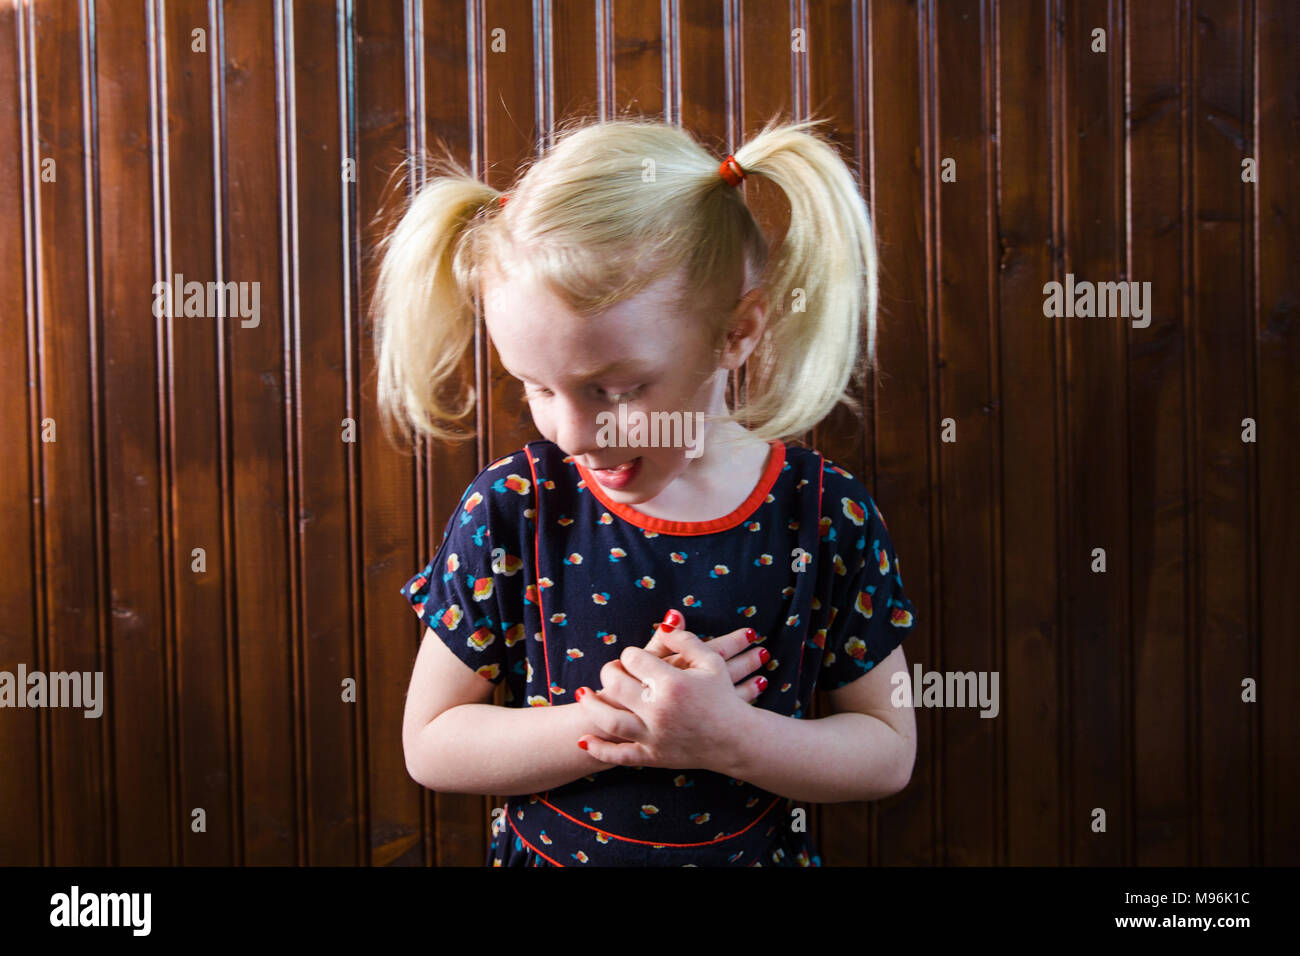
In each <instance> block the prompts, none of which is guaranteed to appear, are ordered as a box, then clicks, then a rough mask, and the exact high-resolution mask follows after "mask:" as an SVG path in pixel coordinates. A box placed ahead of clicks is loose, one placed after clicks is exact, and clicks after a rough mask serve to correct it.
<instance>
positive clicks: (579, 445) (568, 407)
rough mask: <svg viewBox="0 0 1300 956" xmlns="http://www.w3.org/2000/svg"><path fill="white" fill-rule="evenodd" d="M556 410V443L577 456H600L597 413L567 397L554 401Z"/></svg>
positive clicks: (553, 404) (557, 397) (557, 398)
mask: <svg viewBox="0 0 1300 956" xmlns="http://www.w3.org/2000/svg"><path fill="white" fill-rule="evenodd" d="M552 406H553V407H554V411H555V443H556V444H557V445H559V446H560V447H561V448H563V449H564V450H565V451H566V452H568V453H569V454H570V455H572V456H573V457H575V458H589V457H599V454H600V446H599V445H598V444H597V443H596V436H597V434H598V433H599V426H598V425H597V423H596V416H595V413H594V412H593V411H592V410H591V409H590V408H588V407H586V406H584V405H580V404H578V403H576V402H572V401H569V400H567V399H563V398H560V397H559V396H556V398H555V399H554V400H553V402H552Z"/></svg>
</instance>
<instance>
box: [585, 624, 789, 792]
mask: <svg viewBox="0 0 1300 956" xmlns="http://www.w3.org/2000/svg"><path fill="white" fill-rule="evenodd" d="M684 624H685V621H684V619H683V618H682V616H681V614H680V613H678V612H676V611H670V612H669V613H668V616H667V617H665V618H664V622H663V623H662V624H660V625H659V630H658V631H656V633H655V635H654V637H652V638H651V639H650V642H649V643H648V644H646V646H645V647H644V648H641V647H628V648H625V649H624V651H623V653H622V654H621V655H619V657H618V658H617V659H616V660H612V661H610V662H609V663H607V664H606V665H605V666H604V667H603V668H601V672H600V679H601V684H602V686H601V688H600V690H598V691H597V690H593V689H591V688H589V687H581V688H579V689H578V692H577V695H576V696H577V702H578V705H579V706H581V707H582V708H583V713H584V715H585V716H586V717H587V719H588V720H589V721H590V722H591V723H592V724H594V725H595V726H596V727H598V728H600V730H601V732H602V733H601V734H600V735H596V734H583V735H582V736H581V737H580V738H579V740H578V746H580V747H584V749H586V750H587V752H588V753H590V754H591V755H592V756H593V757H595V758H596V759H597V760H600V761H603V762H605V763H608V764H614V765H623V766H643V767H671V768H682V769H686V768H700V769H708V770H718V769H720V768H723V767H725V766H726V765H727V763H728V762H729V761H730V760H731V758H732V755H734V754H735V753H736V751H737V748H738V744H739V735H740V734H741V733H742V732H743V728H744V726H745V722H746V721H745V718H746V717H747V716H748V715H749V707H750V705H751V704H752V703H753V701H754V700H755V699H756V698H757V697H758V695H759V694H760V693H762V691H763V689H764V688H765V687H766V686H767V679H766V678H765V677H762V676H755V677H753V678H750V679H748V680H742V678H744V677H745V675H747V674H751V673H753V672H754V671H755V670H757V669H758V668H759V667H760V666H761V665H762V664H763V663H765V662H766V661H767V660H769V659H770V655H769V654H768V652H767V651H766V649H764V648H759V647H752V646H751V645H752V642H753V641H755V640H757V635H755V634H754V632H753V631H752V630H750V629H748V628H742V629H740V630H738V631H733V632H732V633H730V634H724V635H722V636H721V637H717V638H714V639H712V640H710V641H702V640H700V639H699V637H698V636H697V635H695V634H693V633H691V632H690V631H687V630H684V629H682V625H684Z"/></svg>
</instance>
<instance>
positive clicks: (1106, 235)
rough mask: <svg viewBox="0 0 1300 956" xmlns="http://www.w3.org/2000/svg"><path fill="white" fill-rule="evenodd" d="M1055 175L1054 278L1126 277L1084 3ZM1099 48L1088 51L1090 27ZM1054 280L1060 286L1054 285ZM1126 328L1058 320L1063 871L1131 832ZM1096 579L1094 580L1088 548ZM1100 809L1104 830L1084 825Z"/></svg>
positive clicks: (1096, 857) (1075, 19)
mask: <svg viewBox="0 0 1300 956" xmlns="http://www.w3.org/2000/svg"><path fill="white" fill-rule="evenodd" d="M1063 14H1064V18H1063V20H1062V21H1061V29H1062V30H1063V47H1064V64H1063V65H1064V68H1065V84H1066V85H1065V103H1066V114H1065V129H1064V132H1065V140H1064V142H1063V144H1062V146H1063V155H1064V161H1065V164H1066V176H1065V181H1064V197H1065V227H1066V228H1065V240H1066V243H1067V246H1066V249H1067V252H1066V260H1065V271H1066V272H1067V273H1072V274H1073V275H1074V276H1075V279H1076V281H1079V282H1083V281H1087V282H1093V283H1097V282H1112V281H1121V280H1123V279H1126V278H1127V276H1125V275H1124V274H1123V269H1124V258H1123V256H1124V246H1123V243H1124V239H1123V218H1122V216H1123V214H1124V212H1123V211H1124V202H1125V200H1124V192H1123V188H1122V183H1123V175H1124V173H1123V165H1122V163H1123V153H1122V150H1123V136H1124V134H1123V125H1122V124H1123V120H1122V110H1123V102H1124V101H1123V90H1124V86H1123V83H1124V76H1123V54H1122V51H1123V24H1122V23H1121V22H1120V21H1119V20H1118V19H1117V14H1116V8H1115V7H1114V6H1113V5H1112V4H1110V3H1108V2H1102V0H1083V2H1080V3H1077V4H1068V5H1066V6H1065V7H1064V9H1063ZM1095 29H1104V30H1105V31H1106V34H1105V35H1106V52H1105V53H1101V52H1096V53H1094V52H1092V44H1093V42H1094V41H1093V30H1095ZM1053 278H1054V279H1055V280H1056V281H1060V282H1064V281H1065V276H1064V275H1060V276H1053ZM1128 324H1129V320H1127V319H1123V318H1114V317H1112V318H1097V317H1093V318H1086V317H1073V318H1069V317H1067V318H1065V320H1064V323H1063V327H1064V329H1065V342H1066V355H1065V358H1066V379H1065V390H1066V397H1067V433H1066V437H1065V446H1064V455H1065V459H1064V460H1065V468H1066V473H1067V476H1068V477H1067V483H1066V495H1067V497H1066V513H1067V519H1068V520H1067V525H1066V527H1067V533H1066V536H1065V546H1066V550H1065V555H1066V557H1065V567H1064V571H1065V574H1066V575H1067V577H1068V585H1067V588H1068V590H1067V592H1066V594H1065V596H1064V601H1065V615H1066V621H1067V628H1068V631H1067V633H1068V634H1069V638H1068V645H1069V649H1068V651H1067V653H1068V654H1069V655H1070V657H1069V661H1070V664H1069V669H1070V675H1071V681H1072V686H1071V688H1070V695H1069V696H1070V701H1071V708H1070V711H1069V719H1070V725H1069V734H1070V738H1071V741H1072V743H1071V748H1072V753H1071V758H1070V759H1071V762H1070V763H1069V765H1068V766H1069V768H1070V775H1071V786H1072V802H1071V804H1070V806H1069V811H1068V813H1067V819H1066V829H1067V831H1068V832H1069V833H1070V834H1071V839H1072V853H1071V856H1070V857H1069V858H1068V859H1067V862H1068V863H1073V864H1083V865H1112V866H1116V865H1120V864H1122V863H1125V862H1127V850H1126V848H1127V846H1128V840H1129V827H1130V826H1131V825H1132V819H1133V818H1132V813H1131V807H1130V796H1131V793H1132V788H1131V786H1130V781H1129V778H1128V768H1129V760H1128V756H1127V754H1128V745H1129V738H1128V737H1127V736H1126V734H1127V727H1126V726H1125V721H1126V713H1127V712H1126V703H1127V702H1126V699H1125V688H1126V685H1127V675H1128V669H1129V626H1128V625H1129V621H1130V617H1129V613H1128V582H1129V581H1130V574H1131V571H1130V568H1131V560H1130V554H1129V546H1128V519H1129V514H1128V512H1129V502H1128V464H1127V451H1126V449H1127V443H1126V441H1125V440H1124V435H1125V423H1126V422H1127V420H1128V409H1127V402H1126V400H1125V392H1124V375H1123V371H1122V370H1123V369H1125V368H1126V354H1125V352H1126V349H1125V342H1126V338H1127V334H1128V333H1127V329H1128ZM1098 548H1101V549H1104V550H1105V555H1106V571H1105V573H1101V572H1099V571H1094V570H1093V567H1094V561H1096V560H1097V559H1096V557H1095V556H1094V552H1095V549H1098ZM1097 809H1101V810H1104V811H1105V813H1106V832H1105V833H1099V832H1095V831H1094V830H1093V828H1092V824H1093V819H1094V816H1093V815H1094V812H1095V811H1096V810H1097Z"/></svg>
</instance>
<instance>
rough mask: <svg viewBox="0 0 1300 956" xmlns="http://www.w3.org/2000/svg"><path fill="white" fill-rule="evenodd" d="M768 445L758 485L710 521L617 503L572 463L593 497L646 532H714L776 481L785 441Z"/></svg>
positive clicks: (749, 508) (739, 517) (744, 512)
mask: <svg viewBox="0 0 1300 956" xmlns="http://www.w3.org/2000/svg"><path fill="white" fill-rule="evenodd" d="M768 444H769V445H770V446H771V447H772V450H771V452H770V453H769V454H768V456H767V465H766V467H764V469H763V476H762V477H761V478H759V479H758V485H757V486H755V488H754V490H753V491H751V492H750V493H749V497H747V498H746V499H745V500H744V501H742V502H741V503H740V504H739V505H738V506H737V507H736V509H735V510H734V511H732V512H731V513H730V514H725V515H723V516H722V517H720V518H714V519H712V520H711V521H669V520H667V519H666V518H656V517H653V516H652V515H648V514H644V513H643V512H640V511H637V510H636V509H635V508H633V507H632V506H631V505H625V504H620V503H619V502H617V501H614V500H612V499H611V498H610V497H609V496H608V495H607V494H606V493H605V490H604V489H603V488H602V487H601V486H600V482H598V481H596V479H595V478H593V477H592V475H591V472H589V471H588V470H587V469H586V468H584V467H583V466H582V465H579V464H578V463H577V462H576V461H575V462H574V463H573V464H574V467H576V468H577V469H578V474H579V475H580V476H581V477H582V480H583V481H584V482H586V486H587V490H588V491H590V492H591V493H592V494H593V495H594V496H595V497H596V500H597V501H599V502H600V503H601V504H603V505H604V506H605V507H606V508H608V509H609V510H610V511H611V512H613V513H614V514H616V515H618V516H619V517H620V518H622V519H623V520H624V521H626V522H627V523H628V524H631V525H635V526H636V527H638V528H641V529H643V530H645V531H657V532H659V533H660V534H681V535H695V534H713V533H714V532H717V531H726V530H727V529H729V528H734V527H735V526H736V525H738V524H740V523H741V522H742V521H744V520H745V519H746V518H748V517H749V516H750V515H751V514H753V513H754V512H755V511H756V510H757V509H758V506H759V505H760V504H762V502H763V499H764V498H766V497H767V493H768V492H769V491H771V490H772V487H773V486H774V485H775V484H776V479H777V477H778V476H779V475H780V474H781V469H782V468H783V467H784V466H785V443H784V442H783V441H781V440H780V439H773V440H772V441H770V442H768Z"/></svg>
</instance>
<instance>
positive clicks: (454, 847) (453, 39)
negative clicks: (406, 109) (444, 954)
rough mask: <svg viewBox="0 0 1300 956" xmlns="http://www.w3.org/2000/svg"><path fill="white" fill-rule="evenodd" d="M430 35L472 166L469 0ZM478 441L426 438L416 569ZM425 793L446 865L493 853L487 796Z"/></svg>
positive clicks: (428, 74)
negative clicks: (425, 521) (423, 515)
mask: <svg viewBox="0 0 1300 956" xmlns="http://www.w3.org/2000/svg"><path fill="white" fill-rule="evenodd" d="M423 37H424V63H425V66H424V103H425V109H424V111H423V113H424V116H425V117H427V118H428V121H429V125H428V128H427V135H428V137H429V140H428V142H429V147H430V148H433V147H434V145H435V143H436V144H437V147H438V151H439V152H440V151H441V147H443V146H445V147H446V148H447V149H449V150H450V152H451V154H452V155H453V156H455V157H456V159H457V160H458V161H459V162H460V163H462V164H463V165H464V166H465V167H466V168H467V169H472V168H473V158H472V156H471V153H472V149H471V139H472V136H473V131H472V129H471V117H470V113H469V77H470V70H469V45H468V44H469V34H468V22H467V19H466V16H465V10H464V9H463V7H461V6H460V5H456V4H445V3H438V2H435V0H423ZM480 394H481V393H480ZM475 445H476V443H475V442H473V441H467V442H463V443H461V444H459V445H449V444H444V443H440V442H429V443H427V445H426V453H425V457H424V462H425V464H426V469H425V473H426V474H427V475H428V481H427V491H426V498H427V501H426V512H427V514H428V525H427V527H426V528H425V530H424V534H423V536H422V540H421V547H420V553H419V555H418V556H417V558H416V561H415V564H414V565H413V566H412V567H411V569H410V573H411V574H414V573H415V572H416V571H417V570H419V568H420V567H422V566H423V565H424V563H425V562H427V561H429V560H430V559H431V558H432V557H433V556H434V555H435V554H436V553H437V551H438V548H439V547H440V546H441V545H442V533H443V531H444V529H445V528H446V527H447V519H448V518H449V517H450V515H451V513H452V511H453V510H454V509H455V508H456V506H457V504H459V503H460V498H461V495H462V494H463V493H464V491H465V489H466V488H467V487H468V486H469V483H470V482H471V481H473V480H474V476H475V475H477V474H478V470H479V468H478V455H477V450H476V447H475ZM409 626H410V627H411V628H412V633H413V635H414V637H415V639H414V640H413V641H412V642H411V644H410V651H411V660H412V662H414V659H415V652H416V650H417V649H418V647H419V643H418V642H419V640H420V639H421V638H422V637H423V636H424V628H423V627H422V626H420V624H419V622H418V621H414V620H413V621H412V622H411V623H410V625H409ZM426 801H428V804H429V805H430V806H431V807H432V810H433V819H432V823H433V829H432V834H431V835H432V839H433V844H432V846H430V847H428V848H427V851H428V854H429V855H428V856H427V859H429V860H430V861H431V862H436V863H437V865H439V866H479V865H481V864H482V862H483V860H484V859H485V858H486V856H487V844H488V840H489V839H490V831H489V829H488V822H489V821H488V819H487V817H486V815H485V813H484V806H485V800H484V798H483V797H476V796H471V795H468V794H459V793H430V792H429V791H426ZM488 802H490V801H488Z"/></svg>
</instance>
